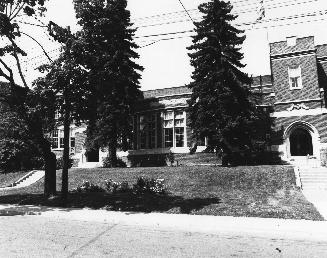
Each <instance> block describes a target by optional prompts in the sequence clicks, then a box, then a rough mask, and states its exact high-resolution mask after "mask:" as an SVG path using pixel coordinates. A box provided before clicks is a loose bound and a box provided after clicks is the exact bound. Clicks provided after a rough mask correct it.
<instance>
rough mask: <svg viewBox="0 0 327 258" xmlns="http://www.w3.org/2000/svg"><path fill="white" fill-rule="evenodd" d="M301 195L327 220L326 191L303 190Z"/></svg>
mask: <svg viewBox="0 0 327 258" xmlns="http://www.w3.org/2000/svg"><path fill="white" fill-rule="evenodd" d="M302 193H303V195H304V196H305V198H306V199H307V200H308V201H309V202H311V203H312V204H313V205H314V206H315V207H316V209H317V210H318V211H319V213H320V214H321V216H323V217H324V219H325V220H327V191H326V190H303V191H302ZM326 234H327V232H326Z"/></svg>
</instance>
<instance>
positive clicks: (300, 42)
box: [270, 36, 315, 56]
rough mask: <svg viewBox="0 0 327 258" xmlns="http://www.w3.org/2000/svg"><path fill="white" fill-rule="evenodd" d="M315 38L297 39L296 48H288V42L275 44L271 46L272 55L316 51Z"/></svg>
mask: <svg viewBox="0 0 327 258" xmlns="http://www.w3.org/2000/svg"><path fill="white" fill-rule="evenodd" d="M314 49H315V44H314V37H313V36H310V37H304V38H298V39H296V45H295V46H288V45H287V41H281V42H274V43H271V44H270V55H272V56H273V55H283V54H288V53H295V52H301V51H307V50H314Z"/></svg>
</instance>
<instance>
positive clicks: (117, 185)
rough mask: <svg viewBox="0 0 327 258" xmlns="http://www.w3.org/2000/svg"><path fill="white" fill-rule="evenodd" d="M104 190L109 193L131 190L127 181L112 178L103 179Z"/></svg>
mask: <svg viewBox="0 0 327 258" xmlns="http://www.w3.org/2000/svg"><path fill="white" fill-rule="evenodd" d="M105 185H106V191H107V192H109V193H117V192H128V191H131V189H130V187H129V185H128V182H127V181H123V182H115V181H113V180H112V179H109V180H105Z"/></svg>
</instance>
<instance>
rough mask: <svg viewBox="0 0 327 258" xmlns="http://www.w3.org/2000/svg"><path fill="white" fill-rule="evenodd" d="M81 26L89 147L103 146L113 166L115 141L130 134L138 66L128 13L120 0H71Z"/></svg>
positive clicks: (138, 75) (138, 77)
mask: <svg viewBox="0 0 327 258" xmlns="http://www.w3.org/2000/svg"><path fill="white" fill-rule="evenodd" d="M74 4H75V10H76V16H77V18H78V23H79V25H80V26H81V27H82V29H81V31H80V32H79V34H78V37H79V39H80V46H79V48H76V50H77V49H79V52H76V53H77V54H78V55H77V56H78V57H79V63H80V64H81V65H83V66H84V67H85V68H86V69H87V70H88V71H89V76H88V81H89V83H90V88H91V91H92V94H91V96H90V101H89V103H91V105H90V106H89V124H88V140H87V145H88V147H89V148H92V147H93V148H96V147H108V148H109V156H110V158H111V160H112V162H111V164H113V166H115V163H116V150H117V146H118V145H119V143H123V147H125V148H127V139H128V138H129V137H130V135H131V133H132V123H131V115H132V113H133V111H134V107H135V104H136V101H137V99H138V98H140V97H141V92H140V90H139V80H140V78H141V77H140V71H142V70H143V68H142V67H141V66H139V65H138V64H137V63H136V62H135V59H137V58H138V57H139V56H138V54H137V53H136V52H135V49H137V45H136V44H135V43H134V42H133V36H134V32H135V30H134V29H132V28H131V26H132V23H131V21H130V12H129V11H128V10H126V6H127V1H126V0H107V1H101V0H91V1H87V0H74Z"/></svg>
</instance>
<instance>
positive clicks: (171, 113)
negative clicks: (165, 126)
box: [164, 111, 174, 120]
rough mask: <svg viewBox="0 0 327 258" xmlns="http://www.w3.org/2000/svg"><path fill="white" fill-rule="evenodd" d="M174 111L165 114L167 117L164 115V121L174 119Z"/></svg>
mask: <svg viewBox="0 0 327 258" xmlns="http://www.w3.org/2000/svg"><path fill="white" fill-rule="evenodd" d="M173 114H174V113H173V111H167V112H165V115H164V119H165V120H170V119H173V118H174V117H173Z"/></svg>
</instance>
